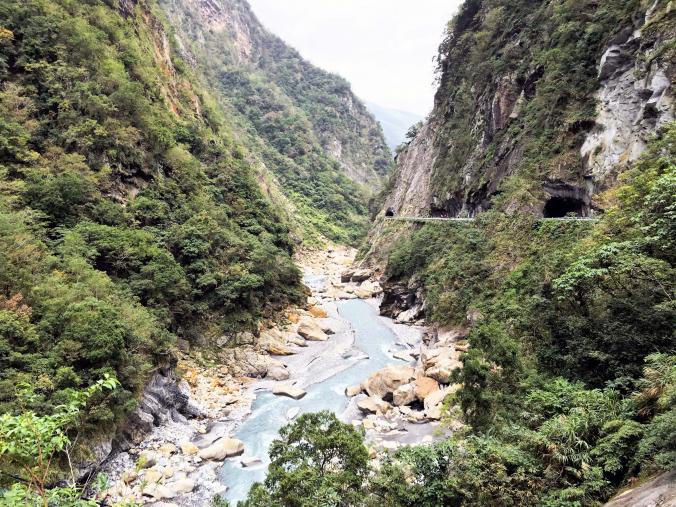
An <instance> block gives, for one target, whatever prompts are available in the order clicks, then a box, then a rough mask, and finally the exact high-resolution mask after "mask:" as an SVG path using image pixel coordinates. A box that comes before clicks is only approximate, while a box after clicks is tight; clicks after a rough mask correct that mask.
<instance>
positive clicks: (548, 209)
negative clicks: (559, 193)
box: [543, 197, 586, 218]
mask: <svg viewBox="0 0 676 507" xmlns="http://www.w3.org/2000/svg"><path fill="white" fill-rule="evenodd" d="M585 209H586V206H585V203H584V201H583V200H582V199H575V198H572V197H551V198H550V199H549V200H548V201H547V204H545V209H544V211H543V215H544V217H545V218H564V217H566V216H568V215H569V214H571V213H574V214H575V216H578V217H583V216H585Z"/></svg>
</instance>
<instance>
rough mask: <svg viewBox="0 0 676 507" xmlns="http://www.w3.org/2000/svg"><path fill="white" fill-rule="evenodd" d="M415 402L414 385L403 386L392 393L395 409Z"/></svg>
mask: <svg viewBox="0 0 676 507" xmlns="http://www.w3.org/2000/svg"><path fill="white" fill-rule="evenodd" d="M415 400H416V395H415V385H413V384H404V385H403V386H399V387H398V388H397V389H395V391H394V393H392V403H393V404H394V405H396V406H397V407H400V406H402V405H410V404H411V403H413V402H414V401H415Z"/></svg>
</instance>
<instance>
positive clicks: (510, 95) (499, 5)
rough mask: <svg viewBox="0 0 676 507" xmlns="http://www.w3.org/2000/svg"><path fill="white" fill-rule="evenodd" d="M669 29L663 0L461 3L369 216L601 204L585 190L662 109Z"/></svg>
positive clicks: (635, 148) (639, 145)
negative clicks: (421, 108)
mask: <svg viewBox="0 0 676 507" xmlns="http://www.w3.org/2000/svg"><path fill="white" fill-rule="evenodd" d="M673 37H674V9H673V6H672V4H671V3H670V2H667V1H660V0H657V1H654V0H651V2H650V4H647V3H646V2H639V1H629V2H610V1H605V2H582V4H580V3H579V2H551V1H546V2H531V1H519V2H504V1H500V0H490V1H489V0H486V1H483V2H482V1H467V2H465V4H464V5H463V6H462V7H461V10H460V13H459V14H458V16H457V17H456V18H455V19H454V20H453V21H452V22H451V23H450V24H449V31H448V35H447V37H446V40H445V41H444V42H443V44H442V45H441V47H440V53H439V62H440V63H439V79H440V85H439V89H438V91H437V94H436V99H435V107H434V111H433V113H432V115H431V117H430V120H429V124H428V125H427V126H426V127H425V128H423V129H422V130H421V131H420V133H419V134H418V137H417V138H416V139H414V140H413V141H412V142H411V143H410V145H409V147H408V149H407V150H405V151H404V152H403V153H401V154H400V155H399V156H398V158H397V167H396V173H395V176H394V183H393V186H392V191H391V192H388V194H387V198H386V199H385V203H384V206H383V209H382V211H381V216H382V214H383V213H384V212H385V210H387V209H388V208H390V207H392V208H394V210H395V212H396V213H397V214H410V213H414V214H418V215H423V216H475V215H476V214H477V213H480V212H481V211H484V210H486V209H489V208H491V207H493V206H497V207H499V208H500V209H504V210H516V209H523V210H531V211H532V212H534V213H536V214H544V215H545V216H560V215H563V214H566V213H569V212H573V213H576V214H578V215H580V216H588V215H591V214H595V213H598V212H601V211H602V204H601V203H599V202H597V199H595V196H596V195H597V194H598V193H599V192H601V191H603V190H606V189H608V188H609V187H612V186H613V185H614V184H615V182H616V180H617V175H618V174H619V173H620V172H621V171H622V170H623V168H624V167H626V166H627V164H628V163H630V162H631V161H633V160H636V158H637V157H638V156H639V155H640V154H641V153H642V152H643V151H644V150H645V146H646V141H647V140H648V139H649V138H650V137H651V136H652V135H654V134H655V133H656V132H657V131H658V130H659V129H660V128H661V127H662V126H664V125H665V124H666V123H668V122H669V121H671V120H672V119H673V117H674V104H673V91H672V89H671V83H672V80H673V74H674V64H673V62H674V58H673V56H674V50H673V44H672V42H671V41H673ZM421 146H424V147H425V152H424V154H422V153H421V150H420V148H421Z"/></svg>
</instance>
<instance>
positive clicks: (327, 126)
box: [160, 0, 391, 189]
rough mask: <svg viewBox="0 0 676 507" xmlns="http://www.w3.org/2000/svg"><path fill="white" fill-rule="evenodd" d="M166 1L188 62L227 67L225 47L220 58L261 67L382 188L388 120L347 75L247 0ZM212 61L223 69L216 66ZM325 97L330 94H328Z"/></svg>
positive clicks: (356, 172) (349, 162) (351, 168)
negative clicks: (305, 49)
mask: <svg viewBox="0 0 676 507" xmlns="http://www.w3.org/2000/svg"><path fill="white" fill-rule="evenodd" d="M160 4H161V5H162V7H163V8H164V10H165V12H166V13H167V14H168V16H169V18H170V20H171V22H172V24H173V25H174V26H175V27H176V28H177V31H176V36H177V38H178V41H179V46H180V47H181V48H182V51H183V52H184V53H185V54H184V55H183V56H184V59H185V60H186V61H189V62H193V63H195V64H197V63H198V62H199V61H200V60H202V65H203V66H205V67H207V72H214V71H217V72H221V71H222V70H223V69H221V68H218V64H219V63H220V62H218V61H216V59H214V58H211V56H210V54H211V52H213V51H215V50H217V51H218V52H219V53H220V55H219V58H222V57H223V55H228V56H227V58H226V59H225V63H227V64H228V65H234V66H240V67H242V68H246V69H247V71H254V72H259V73H260V74H261V77H263V78H264V79H267V80H269V82H271V83H274V84H275V85H276V86H278V89H277V91H278V92H279V94H280V97H277V98H276V99H275V100H279V103H280V105H282V106H283V107H280V110H281V109H283V108H284V107H286V106H288V105H289V102H290V103H292V104H293V105H294V106H297V107H300V108H301V109H303V110H304V111H305V112H306V113H307V114H308V119H309V120H310V122H311V123H312V128H313V131H314V134H315V136H316V138H317V140H318V142H319V143H320V145H321V147H322V149H323V150H324V152H325V153H326V154H327V155H328V156H330V157H331V158H333V159H334V160H335V161H336V162H337V163H338V165H339V167H340V169H341V170H342V172H343V173H344V174H345V175H346V176H348V177H349V178H350V179H352V180H353V181H355V182H357V183H361V184H364V185H366V186H368V187H371V188H373V189H379V188H380V187H381V185H382V182H383V178H384V176H385V174H386V173H387V172H388V171H389V169H390V161H391V155H390V152H389V148H388V147H387V144H386V142H385V138H384V134H383V132H382V129H381V128H380V125H379V124H378V123H377V121H376V120H375V118H374V117H373V115H372V114H371V113H370V112H369V111H368V110H367V108H366V106H365V105H364V104H363V103H362V102H361V101H360V100H359V99H358V98H357V97H356V95H354V93H353V92H352V90H351V89H350V85H349V83H348V82H347V81H345V80H344V79H342V78H340V77H339V76H336V75H333V74H330V73H328V72H325V71H323V70H321V69H319V68H317V67H315V66H313V65H312V64H310V63H309V62H307V61H305V60H304V59H303V58H302V56H301V55H300V54H299V53H298V52H297V51H296V50H295V49H293V48H291V47H289V46H288V45H287V44H286V43H285V42H284V41H283V40H281V39H280V38H279V37H277V36H275V35H274V34H272V33H270V32H269V31H268V30H267V29H266V28H265V27H264V26H263V25H262V24H261V23H260V22H259V20H258V19H257V17H256V16H255V14H254V12H253V11H252V9H251V7H250V5H249V4H248V2H247V1H246V0H160ZM214 35H216V36H218V35H222V36H223V37H222V39H223V40H226V41H227V43H226V44H220V45H218V47H217V48H215V47H213V40H214ZM191 47H192V48H194V49H195V50H194V51H193V50H191V49H190V48H191ZM194 53H198V54H194ZM212 60H214V61H216V63H217V68H215V69H211V68H208V66H209V64H210V63H213V62H212ZM287 63H288V64H289V65H288V66H287ZM324 95H330V96H331V97H330V100H329V101H325V100H324V99H322V96H324ZM267 99H269V98H267ZM336 99H337V100H336ZM327 118H330V121H327Z"/></svg>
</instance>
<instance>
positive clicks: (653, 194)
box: [364, 0, 676, 506]
mask: <svg viewBox="0 0 676 507" xmlns="http://www.w3.org/2000/svg"><path fill="white" fill-rule="evenodd" d="M674 16H675V13H674V10H673V8H672V6H671V5H670V3H669V2H665V1H659V0H658V1H656V2H649V3H647V2H639V1H636V2H631V1H627V2H615V1H605V2H604V1H602V2H567V1H564V2H549V1H537V2H528V1H524V2H502V1H499V0H496V1H489V0H486V1H473V0H468V1H466V2H465V3H464V4H463V6H462V7H461V8H460V12H459V14H458V15H457V17H456V18H455V19H454V20H453V21H452V22H451V23H450V24H449V31H448V35H447V37H446V39H445V41H444V42H443V44H442V45H441V48H440V56H439V61H440V69H439V70H440V85H439V89H438V92H437V96H436V104H435V109H434V111H433V113H432V115H431V117H430V119H429V121H428V122H427V123H426V124H425V125H424V126H422V127H421V128H420V129H419V130H418V132H417V134H416V136H415V137H414V138H413V139H412V140H411V142H410V143H409V145H408V147H407V148H406V149H405V150H403V151H402V152H401V153H400V154H399V155H398V159H397V168H396V170H395V175H394V177H393V179H392V181H391V182H390V185H389V188H388V190H387V191H386V193H385V194H384V196H383V202H384V203H385V204H384V206H383V208H382V210H381V213H380V217H382V215H384V212H385V210H386V209H387V208H388V207H393V208H394V209H395V211H396V213H398V214H402V215H418V216H430V215H431V216H438V217H443V216H475V217H476V219H475V221H473V222H465V223H463V222H455V223H453V222H449V223H443V222H439V223H434V224H429V225H425V226H423V227H419V226H411V225H408V224H406V223H404V222H396V221H389V222H383V221H382V218H380V219H379V221H378V222H377V224H376V226H375V228H374V231H373V232H374V235H373V236H371V238H370V244H369V245H368V247H369V250H366V249H365V250H364V252H365V253H366V255H367V260H368V261H369V262H371V263H376V264H377V263H378V262H379V259H383V256H384V257H385V260H384V263H385V266H386V267H385V268H384V269H385V277H386V279H387V283H386V285H385V299H384V303H383V306H382V307H381V310H383V311H384V312H385V313H386V314H387V315H390V316H393V317H396V316H399V315H403V314H404V312H406V314H405V315H407V316H409V315H411V312H413V313H415V315H416V318H421V317H426V319H427V321H428V322H433V323H436V324H437V325H438V326H441V327H444V326H445V327H446V328H448V327H450V328H452V329H454V330H456V332H459V333H460V334H461V335H463V336H467V339H468V342H469V344H470V348H469V351H468V352H467V353H465V354H463V356H462V364H463V368H462V369H458V370H456V371H455V373H454V375H453V381H455V382H457V383H458V391H457V393H456V394H454V395H453V396H451V397H450V398H449V399H448V400H447V403H448V406H449V408H450V411H449V416H450V417H451V418H455V417H460V418H461V419H462V420H463V421H464V422H465V423H466V424H467V425H468V426H467V428H466V431H464V432H461V433H458V434H456V436H455V437H454V438H452V439H450V440H448V441H447V442H445V443H444V444H442V445H437V446H433V447H428V448H425V447H418V448H414V449H409V450H404V451H401V452H399V453H398V454H397V456H396V457H394V458H393V459H392V461H391V463H389V464H388V465H387V467H386V468H385V470H383V471H382V473H381V474H380V475H378V476H377V479H376V480H375V481H370V482H369V485H368V486H367V489H368V490H369V491H370V492H372V493H373V494H374V495H376V496H377V497H378V498H385V499H387V501H389V502H391V504H392V505H430V506H432V505H598V504H599V503H601V502H603V501H604V500H606V499H608V498H609V497H610V496H611V494H612V493H613V492H614V491H616V490H617V488H620V487H623V486H625V485H627V484H628V483H632V482H633V481H635V480H636V477H641V478H647V477H650V476H652V475H654V474H659V473H660V472H664V471H669V470H673V469H674V468H675V467H676V461H675V460H674V453H673V449H674V448H675V445H676V431H674V428H676V411H675V410H674V393H675V391H674V389H676V363H675V359H674V358H675V356H674V354H675V352H676V337H675V335H674V329H675V325H676V307H674V302H673V298H674V293H675V292H676V285H675V280H676V271H675V270H674V260H675V259H674V256H673V252H674V246H675V245H674V240H675V238H676V230H675V229H674V223H676V222H675V219H676V215H675V214H674V213H675V209H676V201H675V200H674V196H676V179H675V177H676V174H675V172H674V171H675V170H676V137H675V136H676V124H675V123H673V120H674V106H673V96H672V92H671V83H672V82H673V77H674V66H673V62H674V61H675V60H674V46H673V41H674V34H675V31H676V20H675V19H674ZM566 214H572V216H577V217H581V216H589V215H592V216H596V217H600V221H599V222H598V223H597V222H592V221H572V220H569V221H565V220H559V221H557V220H542V217H543V215H544V216H545V217H556V218H563V217H564V216H565V215H566ZM416 312H417V313H416ZM411 477H413V478H414V479H413V481H411ZM404 482H407V483H408V484H409V486H411V485H412V486H411V487H408V488H402V487H400V484H401V483H404Z"/></svg>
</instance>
